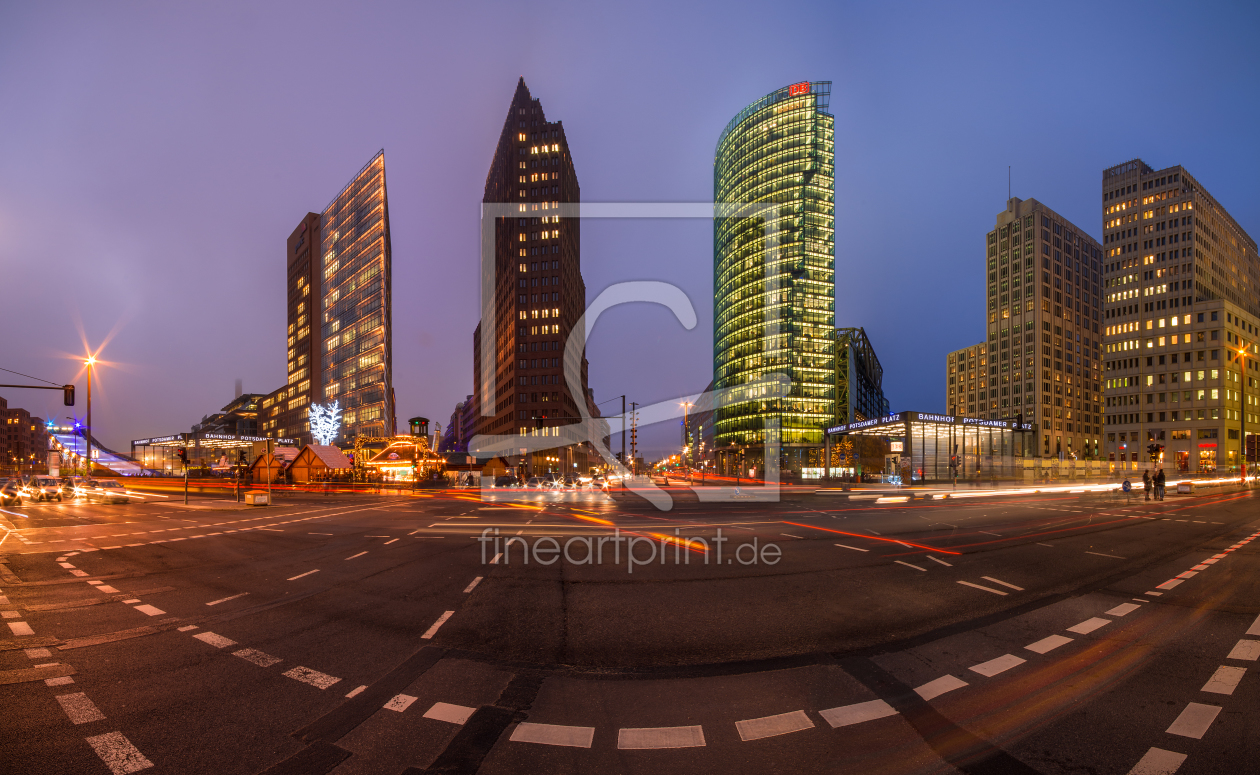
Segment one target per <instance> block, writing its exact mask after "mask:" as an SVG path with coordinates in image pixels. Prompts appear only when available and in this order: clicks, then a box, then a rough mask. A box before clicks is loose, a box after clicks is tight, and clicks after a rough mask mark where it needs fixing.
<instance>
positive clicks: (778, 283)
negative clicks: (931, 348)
mask: <svg viewBox="0 0 1260 775" xmlns="http://www.w3.org/2000/svg"><path fill="white" fill-rule="evenodd" d="M830 96H831V83H830V82H829V81H821V82H814V83H810V82H803V83H797V84H793V85H791V86H785V87H783V88H782V89H779V90H777V91H774V92H771V93H770V94H767V95H766V96H765V97H762V98H761V99H759V100H757V101H756V102H754V103H753V104H751V105H749V106H748V107H746V108H744V109H743V110H742V111H740V112H739V114H737V115H736V116H735V118H733V119H732V120H731V122H730V123H729V124H727V126H726V128H725V129H724V130H723V131H722V134H721V136H720V137H719V138H718V143H717V149H716V152H715V154H714V160H713V197H714V201H715V202H717V203H719V204H718V211H717V212H716V213H715V218H714V222H713V288H714V309H713V318H714V320H713V323H714V326H713V384H714V387H715V388H716V389H718V390H722V389H728V388H733V389H736V390H738V389H739V387H740V386H741V385H746V384H750V383H755V382H757V381H758V380H759V379H761V378H763V377H765V376H767V375H770V374H776V373H777V374H784V375H786V376H787V377H788V378H789V379H790V381H791V386H790V388H789V394H788V395H787V396H785V397H782V398H764V397H758V396H753V395H748V396H739V397H738V398H737V399H736V401H735V402H734V403H729V404H727V405H725V406H720V407H717V408H716V409H715V413H714V419H713V424H714V444H715V446H716V453H717V458H718V469H719V472H720V473H724V474H731V475H733V474H734V473H735V472H736V471H737V470H738V471H746V470H749V469H751V470H753V471H755V472H756V473H755V474H754V475H761V474H762V473H763V472H764V470H765V468H764V466H765V460H764V455H765V448H766V445H767V444H768V443H769V444H774V443H778V444H779V445H781V446H780V450H781V456H782V457H781V460H780V467H781V468H782V469H785V470H793V471H799V470H800V469H801V468H802V467H805V466H807V465H808V461H809V455H810V453H811V451H812V452H813V454H815V455H817V454H818V450H819V449H820V447H821V445H822V442H823V429H824V428H825V427H826V426H827V425H828V424H830V423H831V422H832V419H833V417H834V416H835V411H836V410H835V390H836V388H835V352H834V344H835V135H834V132H835V119H834V118H833V117H832V115H831V114H830V113H828V112H827V111H828V108H829V101H830ZM740 204H758V205H764V206H765V208H764V209H762V208H758V209H759V210H761V212H759V213H758V214H757V215H755V216H753V217H749V216H746V215H745V216H741V215H740V214H739V213H738V211H734V210H732V209H731V207H733V206H736V205H740ZM724 212H727V213H730V215H724ZM745 212H747V210H745ZM750 392H752V391H751V390H750ZM741 399H743V400H741ZM776 425H777V427H778V430H777V431H775V430H774V428H775V426H776ZM776 433H777V437H776V436H775V434H776Z"/></svg>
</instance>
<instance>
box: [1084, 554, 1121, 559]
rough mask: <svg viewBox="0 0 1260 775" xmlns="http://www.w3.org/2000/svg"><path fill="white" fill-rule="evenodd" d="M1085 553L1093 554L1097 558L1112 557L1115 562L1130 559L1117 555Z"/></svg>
mask: <svg viewBox="0 0 1260 775" xmlns="http://www.w3.org/2000/svg"><path fill="white" fill-rule="evenodd" d="M1085 553H1086V554H1092V555H1094V556H1095V557H1110V558H1111V559H1113V560H1127V559H1128V558H1127V557H1121V556H1119V555H1117V554H1103V553H1102V552H1085Z"/></svg>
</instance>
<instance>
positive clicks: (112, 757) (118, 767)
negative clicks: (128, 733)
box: [87, 732, 153, 775]
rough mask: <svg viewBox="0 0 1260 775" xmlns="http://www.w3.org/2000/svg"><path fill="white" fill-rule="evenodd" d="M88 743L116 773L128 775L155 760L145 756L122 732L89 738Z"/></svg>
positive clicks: (151, 763) (144, 767)
mask: <svg viewBox="0 0 1260 775" xmlns="http://www.w3.org/2000/svg"><path fill="white" fill-rule="evenodd" d="M87 743H88V745H90V746H92V750H94V751H96V755H97V756H99V757H101V761H103V762H105V766H106V767H109V770H110V772H112V773H114V775H127V773H132V772H139V771H140V770H145V769H148V768H149V767H152V766H153V762H151V761H149V760H148V759H146V758H144V754H142V753H140V751H139V750H138V749H137V748H136V747H135V746H134V745H132V744H131V741H130V740H128V739H127V738H126V737H124V736H123V733H122V732H110V733H108V734H104V735H96V736H95V737H89V738H87Z"/></svg>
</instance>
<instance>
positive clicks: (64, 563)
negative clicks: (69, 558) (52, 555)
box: [58, 557, 74, 568]
mask: <svg viewBox="0 0 1260 775" xmlns="http://www.w3.org/2000/svg"><path fill="white" fill-rule="evenodd" d="M62 559H63V560H64V559H65V558H64V557H63V558H62ZM58 564H59V565H61V567H63V568H73V567H74V566H73V565H71V564H70V563H68V562H62V563H58Z"/></svg>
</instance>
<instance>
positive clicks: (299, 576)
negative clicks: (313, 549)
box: [289, 568, 319, 581]
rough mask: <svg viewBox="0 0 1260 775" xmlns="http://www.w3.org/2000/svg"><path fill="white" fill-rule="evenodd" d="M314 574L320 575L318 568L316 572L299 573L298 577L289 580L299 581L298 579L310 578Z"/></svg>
mask: <svg viewBox="0 0 1260 775" xmlns="http://www.w3.org/2000/svg"><path fill="white" fill-rule="evenodd" d="M312 573H319V568H316V569H315V570H308V571H307V572H306V573H299V574H298V575H296V576H294V577H293V578H291V579H289V581H297V580H298V579H300V578H302V577H303V576H309V575H311V574H312Z"/></svg>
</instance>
